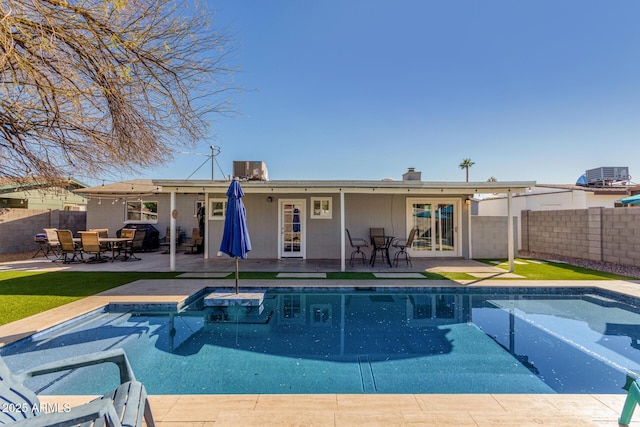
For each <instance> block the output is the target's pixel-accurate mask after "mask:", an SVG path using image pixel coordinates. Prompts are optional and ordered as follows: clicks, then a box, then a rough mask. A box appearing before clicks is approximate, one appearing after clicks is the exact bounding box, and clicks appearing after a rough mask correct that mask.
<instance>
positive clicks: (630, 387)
mask: <svg viewBox="0 0 640 427" xmlns="http://www.w3.org/2000/svg"><path fill="white" fill-rule="evenodd" d="M622 388H623V389H625V390H627V399H626V400H625V401H624V407H623V408H622V414H621V415H620V419H618V423H619V424H620V425H623V426H627V425H629V423H630V422H631V417H632V416H633V411H634V410H635V409H636V405H638V404H640V386H639V385H638V378H635V377H633V376H631V375H628V374H627V382H626V384H625V385H624V387H622Z"/></svg>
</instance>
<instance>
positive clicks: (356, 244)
mask: <svg viewBox="0 0 640 427" xmlns="http://www.w3.org/2000/svg"><path fill="white" fill-rule="evenodd" d="M345 231H346V232H347V237H348V238H349V244H350V245H351V247H352V248H355V249H356V250H355V251H353V252H351V259H350V260H349V264H350V265H351V266H353V258H355V257H356V256H361V257H362V263H363V264H366V263H367V254H365V253H364V252H362V251H361V250H360V248H366V247H368V246H369V244H368V243H367V241H366V240H365V239H361V238H358V237H356V238H352V237H351V233H350V232H349V229H348V228H345Z"/></svg>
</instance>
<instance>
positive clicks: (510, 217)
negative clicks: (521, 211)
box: [507, 189, 513, 273]
mask: <svg viewBox="0 0 640 427" xmlns="http://www.w3.org/2000/svg"><path fill="white" fill-rule="evenodd" d="M507 239H508V240H509V241H508V242H507V252H508V253H509V273H513V212H512V211H511V189H509V190H508V191H507Z"/></svg>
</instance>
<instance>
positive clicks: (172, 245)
mask: <svg viewBox="0 0 640 427" xmlns="http://www.w3.org/2000/svg"><path fill="white" fill-rule="evenodd" d="M169 208H170V209H171V215H170V219H169V229H170V237H171V238H170V239H169V271H176V217H177V216H178V211H177V210H176V192H175V191H172V192H171V197H170V207H169Z"/></svg>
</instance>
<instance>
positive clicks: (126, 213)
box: [124, 200, 160, 224]
mask: <svg viewBox="0 0 640 427" xmlns="http://www.w3.org/2000/svg"><path fill="white" fill-rule="evenodd" d="M130 203H140V218H142V217H143V216H144V215H145V214H144V213H143V211H142V207H143V206H144V204H145V203H155V204H156V212H155V217H156V218H155V219H129V204H130ZM159 209H160V204H159V203H158V201H157V200H125V202H124V222H125V223H127V224H145V223H151V224H157V223H158V211H159ZM132 212H133V211H132ZM147 215H148V214H147Z"/></svg>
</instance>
